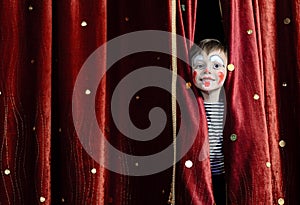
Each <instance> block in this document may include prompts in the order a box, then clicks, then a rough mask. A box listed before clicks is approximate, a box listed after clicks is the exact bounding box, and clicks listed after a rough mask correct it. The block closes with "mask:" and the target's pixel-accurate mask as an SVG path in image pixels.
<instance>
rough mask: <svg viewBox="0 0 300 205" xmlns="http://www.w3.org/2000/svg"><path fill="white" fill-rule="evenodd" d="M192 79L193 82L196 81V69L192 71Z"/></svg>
mask: <svg viewBox="0 0 300 205" xmlns="http://www.w3.org/2000/svg"><path fill="white" fill-rule="evenodd" d="M193 80H194V82H197V71H195V70H194V71H193Z"/></svg>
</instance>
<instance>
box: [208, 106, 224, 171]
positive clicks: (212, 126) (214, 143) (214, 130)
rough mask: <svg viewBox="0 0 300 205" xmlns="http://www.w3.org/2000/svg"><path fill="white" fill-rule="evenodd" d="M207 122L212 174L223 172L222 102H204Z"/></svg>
mask: <svg viewBox="0 0 300 205" xmlns="http://www.w3.org/2000/svg"><path fill="white" fill-rule="evenodd" d="M204 107H205V111H206V118H207V123H208V138H209V149H210V150H209V154H210V165H211V172H212V175H219V174H223V173H224V172H225V169H224V154H223V125H224V124H223V123H224V122H223V119H224V103H223V102H214V103H207V102H204Z"/></svg>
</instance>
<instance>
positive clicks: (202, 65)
mask: <svg viewBox="0 0 300 205" xmlns="http://www.w3.org/2000/svg"><path fill="white" fill-rule="evenodd" d="M196 68H199V69H204V68H205V64H198V65H197V66H196Z"/></svg>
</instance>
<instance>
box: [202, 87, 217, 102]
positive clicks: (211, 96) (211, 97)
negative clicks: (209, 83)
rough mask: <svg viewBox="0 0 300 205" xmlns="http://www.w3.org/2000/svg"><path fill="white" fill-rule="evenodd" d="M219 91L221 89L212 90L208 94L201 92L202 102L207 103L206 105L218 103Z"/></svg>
mask: <svg viewBox="0 0 300 205" xmlns="http://www.w3.org/2000/svg"><path fill="white" fill-rule="evenodd" d="M220 91H221V89H217V90H213V91H210V92H205V91H201V93H202V96H203V99H204V102H208V103H214V102H219V100H220Z"/></svg>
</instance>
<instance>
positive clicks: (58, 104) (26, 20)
mask: <svg viewBox="0 0 300 205" xmlns="http://www.w3.org/2000/svg"><path fill="white" fill-rule="evenodd" d="M204 3H205V2H202V1H198V3H197V1H195V0H181V1H179V0H178V1H176V33H177V34H179V35H181V36H184V37H186V38H187V39H191V40H192V41H193V40H194V39H195V38H196V36H195V35H197V33H195V30H196V28H195V26H196V10H197V7H198V8H199V7H201V6H203V4H204ZM172 9H174V7H172V2H171V1H138V0H136V1H130V2H128V1H124V0H117V1H105V0H90V1H88V2H87V1H83V0H69V1H51V0H43V1H37V0H33V1H17V0H4V1H1V2H0V22H1V27H0V41H1V43H0V53H1V56H2V58H1V64H0V71H1V73H0V121H1V123H0V134H1V135H0V141H1V148H0V160H1V161H0V172H1V183H0V204H40V203H43V204H122V205H125V204H128V205H129V204H130V205H133V204H167V203H168V200H169V199H173V200H175V201H176V204H213V203H214V199H213V196H212V187H211V179H210V170H209V161H208V160H204V161H201V162H199V160H198V157H199V149H200V148H201V147H202V146H203V142H204V141H203V140H204V139H205V136H206V134H207V131H206V129H207V128H206V125H205V111H204V108H203V102H202V99H201V98H200V96H198V94H197V91H196V89H195V88H194V87H193V86H192V87H191V89H192V90H193V91H194V93H195V94H196V96H197V100H198V105H199V110H198V111H199V113H200V119H201V120H202V122H201V123H200V126H199V131H198V133H197V138H196V141H195V143H194V145H193V147H192V148H191V149H190V151H189V152H188V153H187V154H186V155H185V156H184V157H183V159H182V160H180V161H179V162H178V163H177V166H176V175H175V182H176V183H175V185H174V184H172V182H174V180H172V179H174V178H173V177H174V172H173V171H174V169H173V167H170V168H169V169H166V170H164V171H162V172H159V173H156V174H152V175H148V176H127V175H122V174H118V173H115V172H112V171H109V170H108V169H105V168H104V167H103V166H100V165H99V163H97V161H95V160H94V159H93V158H92V157H91V156H90V155H89V154H88V153H87V152H86V150H85V149H84V148H83V147H82V144H81V142H80V140H79V139H78V136H77V133H76V130H75V127H74V122H73V117H72V95H73V88H74V85H75V82H76V79H77V76H78V75H79V72H80V69H81V68H82V66H83V64H84V62H85V61H86V59H87V58H88V57H89V56H90V55H91V53H93V52H94V51H95V50H96V49H97V48H98V47H99V46H101V45H103V44H104V43H106V42H108V41H109V40H112V39H114V38H115V37H118V36H120V35H122V34H126V33H129V32H134V31H140V30H162V31H168V32H171V31H172V27H171V25H172V22H174V19H172V15H171V12H172ZM222 11H223V24H224V29H225V37H226V39H227V41H228V46H229V63H231V64H233V66H234V70H233V69H231V71H229V74H228V78H227V81H226V85H225V90H226V97H227V119H226V125H225V133H224V141H225V145H224V147H225V159H226V177H227V195H228V202H229V204H238V205H242V204H283V203H284V204H297V195H296V194H297V192H296V190H297V188H296V186H297V184H298V183H299V176H298V174H297V173H298V172H299V168H298V166H297V165H298V163H299V157H300V156H299V151H298V149H299V143H300V142H299V139H300V138H299V136H300V133H299V125H300V117H299V116H300V115H299V114H300V111H299V107H298V106H297V105H299V103H300V97H299V93H300V92H299V85H300V84H299V76H300V75H299V70H300V60H299V59H300V52H299V50H298V48H299V47H300V32H299V31H300V13H299V12H300V1H299V0H286V1H275V0H262V1H239V0H230V1H223V2H222ZM199 32H200V33H201V32H202V31H201V29H200V30H199ZM221 40H222V39H221ZM123 43H124V44H122V45H121V46H127V45H126V42H123ZM190 46H191V45H190V44H189V43H187V44H185V45H184V48H183V50H184V52H185V55H186V58H188V49H189V47H190ZM121 50H122V47H120V51H121ZM99 65H100V66H99V67H101V66H103V67H105V65H106V58H103V61H101V62H99ZM149 65H154V66H161V67H164V68H168V69H170V70H171V71H172V70H174V68H173V67H171V58H170V56H169V55H166V54H163V53H155V52H147V53H137V54H135V55H131V56H128V57H126V58H125V59H122V60H120V61H118V62H116V63H115V64H114V65H113V66H112V68H111V69H110V71H109V72H107V74H106V75H105V77H104V78H103V79H102V81H101V83H100V86H99V87H98V89H97V91H96V92H97V95H96V101H95V102H96V105H95V111H96V114H97V120H98V122H99V126H100V128H101V129H102V130H104V132H105V135H106V136H107V138H108V140H109V141H110V142H111V144H113V145H114V146H115V147H117V148H118V149H119V150H121V151H123V152H126V153H129V154H133V155H148V154H151V153H155V152H158V151H160V150H162V149H164V148H165V147H166V146H168V144H170V143H171V142H172V140H173V138H172V132H173V127H172V114H173V113H174V110H172V107H171V95H170V93H167V92H166V91H162V90H160V89H157V88H153V87H149V88H145V89H142V90H140V91H138V92H137V93H136V94H135V95H134V96H133V98H132V100H131V101H130V107H129V108H128V110H129V111H128V112H129V113H130V116H131V120H132V122H133V123H134V124H135V125H136V126H137V127H138V128H141V129H145V128H147V127H148V126H149V119H148V113H149V111H150V110H151V108H153V107H156V106H158V107H161V108H163V110H164V111H165V113H166V116H167V123H166V125H167V126H166V127H165V128H164V130H163V131H162V133H161V134H160V135H159V137H158V138H157V139H155V140H151V141H149V142H136V141H134V140H130V139H128V138H127V137H126V136H125V135H124V134H122V133H121V132H120V131H119V130H118V129H117V127H116V126H115V124H114V122H113V119H112V116H111V105H110V103H111V102H110V101H111V100H110V99H111V97H112V94H113V91H114V89H115V88H116V86H117V84H118V83H119V82H120V81H121V80H122V79H123V78H124V77H125V76H126V75H127V74H129V73H131V72H132V71H135V70H138V69H139V68H140V67H143V66H149ZM177 68H178V70H177V72H178V74H179V75H180V76H182V77H183V78H184V79H186V81H187V84H186V85H184V86H181V87H180V86H178V90H177V92H181V91H182V92H183V93H186V92H187V90H188V89H190V84H189V83H188V82H189V81H190V71H189V67H188V65H187V64H186V63H183V62H182V61H177ZM147 77H148V78H154V79H155V76H147ZM87 80H89V79H87ZM170 86H171V85H170ZM93 91H94V90H88V88H87V90H86V94H87V95H88V94H89V92H93ZM119 102H120V106H122V105H123V104H124V102H125V100H124V99H123V98H122V97H121V98H120V101H119ZM186 103H187V104H188V106H187V107H188V112H189V113H190V114H191V115H193V113H194V112H195V107H192V106H189V99H187V100H186ZM86 109H89V108H82V109H80V110H77V113H78V114H79V122H84V120H85V119H86V116H85V110H86ZM126 110H127V108H124V113H125V112H126ZM124 113H119V115H120V117H122V116H123V114H124ZM178 113H179V112H178ZM180 117H181V116H180V115H179V114H178V121H179V120H180ZM195 124H198V123H195ZM179 126H180V123H178V127H179ZM186 133H189V132H188V130H186ZM233 134H235V135H233ZM89 135H93V133H87V137H89ZM234 137H235V138H234ZM187 139H189V138H187ZM90 146H93V144H91V145H90ZM97 146H98V145H97ZM177 146H178V147H179V148H180V145H177ZM105 149H106V147H104V144H102V143H101V144H100V145H99V153H98V154H100V155H101V157H102V158H105V160H109V159H110V158H109V153H106V152H104V150H105ZM187 160H191V161H193V162H194V166H193V167H192V168H191V169H187V168H186V167H185V162H186V161H187ZM126 163H127V162H124V163H122V164H120V167H121V168H123V169H126V166H127V164H126ZM153 166H155V164H153ZM171 187H173V188H174V187H175V190H171ZM172 191H175V192H173V193H175V196H171V198H170V196H169V194H170V192H172Z"/></svg>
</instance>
